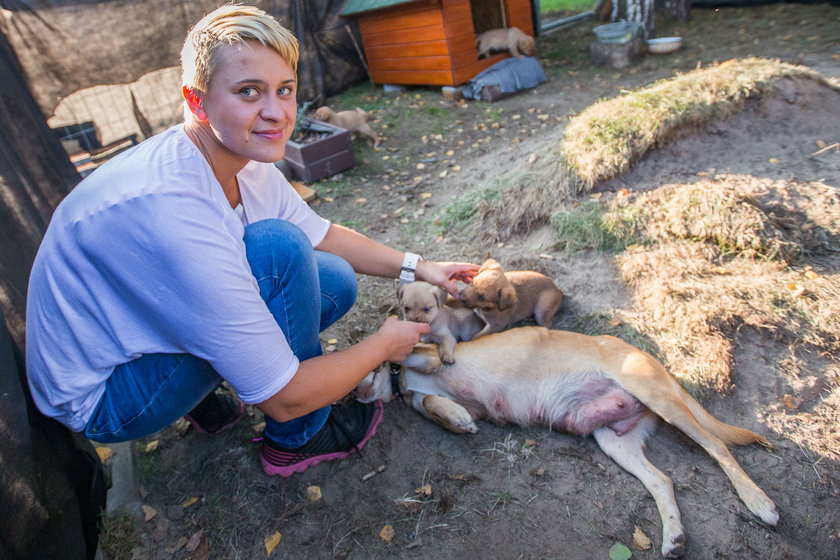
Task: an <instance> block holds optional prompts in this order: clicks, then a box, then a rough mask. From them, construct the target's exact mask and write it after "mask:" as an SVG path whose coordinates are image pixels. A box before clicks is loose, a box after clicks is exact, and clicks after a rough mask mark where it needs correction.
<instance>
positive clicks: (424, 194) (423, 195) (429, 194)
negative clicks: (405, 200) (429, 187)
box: [420, 192, 433, 198]
mask: <svg viewBox="0 0 840 560" xmlns="http://www.w3.org/2000/svg"><path fill="white" fill-rule="evenodd" d="M432 196H433V195H432V193H430V192H424V193H423V194H421V195H420V198H432Z"/></svg>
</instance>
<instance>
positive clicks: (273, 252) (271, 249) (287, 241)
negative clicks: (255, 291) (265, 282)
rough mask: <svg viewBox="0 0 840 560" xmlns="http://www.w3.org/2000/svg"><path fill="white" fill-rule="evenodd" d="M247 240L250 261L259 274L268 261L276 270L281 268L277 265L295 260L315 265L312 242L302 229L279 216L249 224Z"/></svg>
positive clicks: (246, 229)
mask: <svg viewBox="0 0 840 560" xmlns="http://www.w3.org/2000/svg"><path fill="white" fill-rule="evenodd" d="M243 240H244V242H245V248H246V253H247V256H248V262H249V263H250V265H251V269H252V271H254V273H255V275H256V276H257V277H258V278H259V277H260V275H259V273H258V271H259V270H264V268H263V267H264V266H266V265H267V264H268V262H270V263H271V264H269V265H268V266H269V267H270V270H271V272H272V273H274V272H276V271H277V268H276V267H277V265H280V267H281V268H283V267H284V266H288V265H291V264H295V265H298V266H299V265H301V264H303V265H307V264H308V265H309V266H313V265H314V259H313V253H314V249H313V247H312V243H311V242H310V241H309V238H308V237H307V236H306V234H305V233H304V232H303V230H302V229H300V228H299V227H298V226H296V225H294V224H292V223H290V222H286V221H284V220H278V219H268V220H260V221H259V222H254V223H253V224H249V225H248V226H246V227H245V236H244V238H243ZM263 259H268V262H266V261H265V260H263ZM301 260H302V261H301Z"/></svg>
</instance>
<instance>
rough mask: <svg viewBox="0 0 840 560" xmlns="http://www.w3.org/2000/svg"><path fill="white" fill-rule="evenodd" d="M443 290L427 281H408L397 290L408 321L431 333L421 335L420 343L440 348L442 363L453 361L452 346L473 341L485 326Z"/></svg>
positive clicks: (401, 308) (398, 298)
mask: <svg viewBox="0 0 840 560" xmlns="http://www.w3.org/2000/svg"><path fill="white" fill-rule="evenodd" d="M448 295H449V294H447V293H446V291H445V290H444V289H443V288H439V287H437V286H434V285H432V284H429V283H428V282H420V281H418V282H411V283H410V284H403V285H402V286H400V287H399V288H398V289H397V301H399V305H400V310H401V313H402V315H403V318H404V319H405V320H407V321H416V322H418V323H428V324H429V326H430V327H431V330H430V331H429V333H428V334H425V335H423V342H435V343H437V344H438V345H439V347H438V348H439V353H440V359H441V361H442V362H443V363H446V364H451V363H452V362H453V361H455V358H454V354H455V343H456V342H461V341H463V340H472V337H473V336H475V334H476V333H477V332H478V331H480V330H481V327H483V326H484V321H482V320H481V319H479V318H478V315H476V314H475V313H474V312H473V311H472V310H471V309H466V308H464V307H462V306H461V305H460V304H459V303H458V302H457V301H456V300H455V299H454V298H448Z"/></svg>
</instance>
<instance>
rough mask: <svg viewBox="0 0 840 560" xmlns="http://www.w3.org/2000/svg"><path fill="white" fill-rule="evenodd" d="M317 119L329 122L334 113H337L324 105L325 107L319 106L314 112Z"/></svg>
mask: <svg viewBox="0 0 840 560" xmlns="http://www.w3.org/2000/svg"><path fill="white" fill-rule="evenodd" d="M313 115H314V116H315V118H316V119H318V120H319V121H324V122H327V121H329V120H330V119H331V118H332V116H333V115H335V111H333V110H332V109H330V108H329V107H327V106H326V105H324V106H323V107H318V108H317V109H316V110H315V113H313Z"/></svg>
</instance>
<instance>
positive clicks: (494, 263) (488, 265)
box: [478, 259, 502, 274]
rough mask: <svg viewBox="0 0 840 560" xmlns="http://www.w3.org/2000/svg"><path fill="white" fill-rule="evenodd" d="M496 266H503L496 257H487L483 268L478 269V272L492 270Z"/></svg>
mask: <svg viewBox="0 0 840 560" xmlns="http://www.w3.org/2000/svg"><path fill="white" fill-rule="evenodd" d="M494 268H502V267H501V265H499V263H498V262H497V261H496V260H495V259H487V260H486V261H484V264H483V265H481V268H479V269H478V274H481V273H482V272H484V271H485V270H492V269H494Z"/></svg>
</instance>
